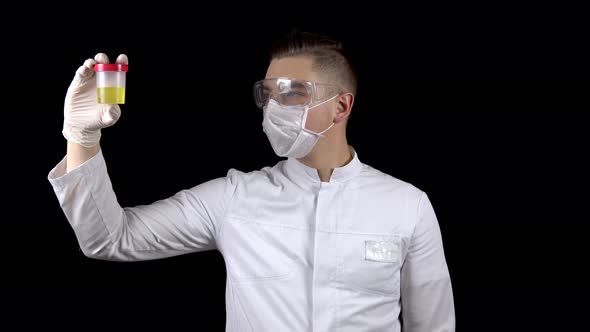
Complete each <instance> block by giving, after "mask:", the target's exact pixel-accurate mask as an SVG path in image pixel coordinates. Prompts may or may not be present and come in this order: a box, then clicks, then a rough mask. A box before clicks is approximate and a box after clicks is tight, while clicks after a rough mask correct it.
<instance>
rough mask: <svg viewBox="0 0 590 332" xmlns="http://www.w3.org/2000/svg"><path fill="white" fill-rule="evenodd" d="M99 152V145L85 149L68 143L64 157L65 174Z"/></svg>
mask: <svg viewBox="0 0 590 332" xmlns="http://www.w3.org/2000/svg"><path fill="white" fill-rule="evenodd" d="M98 151H100V143H98V144H96V145H94V146H93V147H90V148H86V147H83V146H82V145H80V144H77V143H73V142H70V141H68V149H67V156H66V172H68V173H69V172H70V171H71V170H73V169H75V168H76V167H78V166H80V165H82V164H83V163H84V162H86V161H87V160H89V159H90V158H92V157H94V156H95V155H96V154H97V153H98Z"/></svg>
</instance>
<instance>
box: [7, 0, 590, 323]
mask: <svg viewBox="0 0 590 332" xmlns="http://www.w3.org/2000/svg"><path fill="white" fill-rule="evenodd" d="M193 6H194V7H195V8H189V7H188V6H186V7H176V6H174V5H172V4H170V5H169V6H168V5H166V6H164V5H162V4H159V5H153V6H149V5H145V4H144V5H136V7H135V8H134V9H133V10H126V9H123V8H121V7H118V6H116V5H109V6H106V5H105V6H104V8H103V10H99V8H100V7H95V8H94V9H82V8H70V9H63V11H61V12H60V9H56V8H41V7H38V6H36V7H35V10H34V14H35V15H28V16H27V17H26V19H24V18H23V19H22V20H21V19H17V20H16V21H17V23H16V24H13V25H7V26H6V27H4V31H5V32H7V33H6V38H5V39H4V41H3V43H4V44H3V45H4V46H5V47H4V51H3V57H6V59H4V60H3V63H4V66H5V70H4V77H5V78H6V77H8V78H9V80H10V82H12V84H10V87H9V89H8V90H7V91H6V90H5V91H4V92H3V94H2V95H3V96H4V98H3V99H4V100H5V103H4V106H5V112H4V114H5V115H4V126H3V128H4V130H3V135H4V136H5V138H4V140H3V141H4V143H3V144H5V147H4V153H5V158H4V159H3V160H4V165H5V166H6V168H5V171H4V178H5V179H8V184H9V187H8V188H7V190H6V197H8V200H7V201H5V202H6V203H5V206H4V217H3V218H2V221H3V226H2V231H1V233H0V234H2V248H1V251H0V252H1V255H2V256H1V258H2V262H1V264H2V265H1V267H0V269H1V271H2V284H1V285H0V292H1V293H0V294H1V296H0V298H1V299H2V302H5V303H6V304H7V305H9V308H10V309H8V310H4V311H3V313H2V314H1V315H2V318H3V319H2V322H3V323H0V324H9V322H12V320H7V318H17V317H18V319H14V322H15V323H16V324H19V325H20V326H21V327H23V328H24V327H28V326H31V325H37V324H41V325H42V326H44V327H47V328H49V327H51V328H53V327H55V328H60V329H64V328H65V329H81V328H89V327H90V328H92V327H94V328H113V327H115V328H117V327H121V326H123V325H121V323H123V324H125V326H132V327H134V329H140V328H150V327H155V326H156V325H158V326H160V325H161V326H163V327H165V328H166V329H167V330H170V329H172V328H184V329H187V330H197V331H201V330H202V331H223V328H224V322H225V321H224V319H225V305H224V291H225V289H224V287H225V269H224V262H223V258H222V257H221V255H220V254H219V253H217V252H204V253H198V254H191V255H185V256H180V257H174V258H169V259H165V260H158V261H150V262H136V263H113V262H103V261H96V260H90V259H88V258H86V257H84V256H83V255H82V253H81V251H80V250H79V248H78V244H77V242H76V238H75V235H74V233H73V231H72V229H71V228H70V226H69V224H68V222H67V220H66V219H65V217H64V215H63V213H62V211H61V209H60V208H59V205H58V202H57V199H56V198H55V196H54V194H53V190H52V188H51V186H50V184H49V182H48V181H47V173H48V172H49V170H50V169H51V168H52V167H53V166H55V164H57V162H59V160H60V159H61V158H62V157H63V156H64V154H65V147H66V144H65V140H64V139H63V137H62V136H61V128H62V121H63V99H64V96H65V92H66V89H67V87H68V85H69V83H70V81H71V78H72V77H73V75H74V72H75V70H76V69H77V67H78V66H79V65H81V64H82V62H83V61H84V60H85V59H86V58H88V57H92V56H93V55H94V54H95V53H97V52H105V53H107V54H108V55H109V56H110V57H111V59H114V58H115V57H116V56H117V55H118V54H119V53H126V54H128V56H129V59H130V67H129V68H130V70H129V73H128V81H127V104H126V105H123V106H122V110H123V111H122V113H123V114H122V117H121V119H120V120H119V122H118V123H117V124H116V125H115V126H114V127H112V128H108V129H105V130H103V138H102V140H101V142H102V143H101V145H102V148H103V153H104V155H105V158H106V161H107V165H108V169H109V174H110V175H111V179H112V182H113V186H114V188H115V191H116V193H117V195H118V199H119V202H120V203H121V205H123V206H133V205H137V204H149V203H150V202H153V201H155V200H157V199H161V198H166V197H168V196H171V195H173V194H174V193H175V192H177V191H179V190H182V189H185V188H187V187H192V186H194V185H197V184H199V183H202V182H204V181H207V180H210V179H212V178H215V177H219V176H224V175H225V174H226V173H227V170H228V169H229V168H236V169H239V170H242V171H251V170H255V169H260V168H262V167H264V166H269V165H273V164H274V163H276V162H277V161H278V160H279V158H278V157H276V156H275V155H274V154H273V152H272V149H271V148H270V145H269V144H268V141H267V139H266V136H265V135H264V133H263V132H262V128H261V121H262V114H261V113H260V111H259V110H257V109H256V107H255V105H254V102H253V100H252V94H251V91H252V90H251V88H252V84H253V82H255V81H256V80H258V79H261V78H262V77H264V74H265V70H266V66H267V64H268V62H267V60H268V59H267V57H268V55H267V48H268V46H269V44H270V42H271V41H272V40H273V39H274V38H275V37H276V36H278V35H281V34H283V33H285V32H287V31H289V30H290V29H291V28H294V27H297V28H300V29H302V30H307V31H313V32H321V33H327V34H330V35H332V36H334V37H335V38H338V39H341V40H342V41H343V43H344V45H345V47H347V48H348V49H349V51H350V52H351V53H352V56H353V59H354V61H355V63H356V65H357V70H358V72H359V84H360V85H359V93H358V97H357V99H356V102H355V106H354V109H353V115H352V118H351V122H350V124H349V133H348V137H349V142H350V144H351V145H352V146H354V147H355V149H356V150H357V152H358V154H359V157H360V159H361V161H363V162H364V163H366V164H368V165H371V166H373V167H375V168H377V169H379V170H381V171H384V172H386V173H388V174H391V175H393V176H395V177H397V178H400V179H402V180H404V181H407V182H410V183H412V184H414V185H416V186H417V187H418V188H420V189H422V190H424V191H425V192H427V193H428V195H429V197H430V199H431V201H432V203H433V205H434V208H435V211H436V213H437V216H438V219H439V223H440V226H441V230H442V233H443V240H444V244H445V250H446V256H447V261H448V265H449V269H450V272H451V277H452V280H453V287H454V292H455V304H456V313H457V327H458V329H457V330H458V331H524V330H537V331H540V330H543V331H545V330H546V331H577V330H581V329H582V326H584V325H585V324H584V321H585V319H584V318H585V317H584V316H583V315H584V313H585V312H586V309H587V308H588V305H587V302H586V301H587V300H586V299H587V298H588V293H589V292H588V290H589V288H590V286H588V279H589V278H588V273H587V272H586V270H587V269H586V265H587V261H588V259H587V253H588V250H587V249H586V243H587V234H588V233H587V232H588V226H587V223H588V216H587V212H586V209H585V208H586V206H587V201H586V198H587V195H586V193H585V189H586V188H587V187H586V186H587V184H588V183H587V177H586V174H585V173H586V172H587V170H588V163H587V162H586V161H585V159H586V157H587V154H588V153H587V151H588V144H587V142H588V132H587V121H586V119H587V116H586V114H587V112H588V102H587V95H588V93H587V91H588V81H587V78H588V60H587V59H588V56H587V53H585V48H584V46H585V45H584V44H585V43H587V35H585V34H584V33H583V31H584V29H585V28H586V29H587V27H586V26H585V25H586V24H583V21H582V18H581V16H580V10H579V8H574V7H567V6H564V7H563V8H554V7H541V6H540V5H534V6H533V5H530V6H529V5H522V6H521V7H517V6H515V5H506V6H502V7H500V6H498V5H489V6H488V5H481V6H480V7H477V8H476V7H475V6H473V5H465V4H461V5H459V4H454V5H449V4H444V5H437V6H432V5H426V4H417V5H416V7H417V8H412V9H408V8H401V7H399V6H398V7H390V8H386V7H385V6H383V7H377V6H375V5H369V4H364V5H363V6H359V5H358V4H356V5H355V4H349V5H346V4H341V3H340V4H339V3H334V4H331V5H330V6H326V7H325V8H322V7H320V6H317V5H314V4H312V3H290V4H287V5H286V6H277V5H276V4H274V5H268V6H264V5H262V4H256V5H254V4H251V5H249V6H244V7H240V8H238V7H235V6H233V5H230V4H227V6H226V8H223V10H221V9H218V10H213V9H211V8H210V7H209V8H206V7H205V6H201V5H199V4H193ZM222 7H223V6H222ZM360 7H362V8H360ZM107 9H108V10H107ZM49 10H54V11H56V12H57V13H58V14H59V15H48V14H47V13H48V12H49ZM68 10H71V11H72V14H67V11H68ZM247 10H251V12H250V13H248V12H247ZM583 80H584V81H583ZM5 183H6V181H5ZM81 324H82V325H81Z"/></svg>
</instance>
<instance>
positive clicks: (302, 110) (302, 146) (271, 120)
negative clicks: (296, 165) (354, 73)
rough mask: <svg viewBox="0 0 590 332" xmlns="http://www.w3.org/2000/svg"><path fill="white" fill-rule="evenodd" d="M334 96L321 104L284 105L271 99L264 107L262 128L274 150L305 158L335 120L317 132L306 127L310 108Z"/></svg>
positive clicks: (282, 155) (284, 155)
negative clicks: (310, 105)
mask: <svg viewBox="0 0 590 332" xmlns="http://www.w3.org/2000/svg"><path fill="white" fill-rule="evenodd" d="M336 97H337V96H334V97H332V98H330V99H328V100H326V101H323V102H321V103H320V104H317V105H314V106H312V107H309V106H282V105H280V104H279V103H277V102H276V101H275V100H273V99H271V100H269V102H268V105H266V107H265V108H264V120H263V121H262V130H263V131H264V132H265V133H266V136H267V137H268V140H269V141H270V145H271V146H272V149H273V150H274V152H275V153H276V154H277V155H278V156H280V157H292V158H303V157H305V156H307V155H308V154H309V153H310V152H311V150H312V149H313V147H314V146H315V144H316V143H317V141H318V140H319V139H320V137H323V135H322V134H323V133H325V132H326V131H328V130H330V128H332V127H333V126H334V122H332V124H331V125H330V126H329V127H328V128H326V129H325V130H323V131H321V132H319V133H316V132H313V131H311V130H309V129H306V128H305V121H306V120H307V115H308V114H309V110H310V109H312V108H314V107H318V106H320V105H321V104H323V103H326V102H328V101H330V100H332V99H334V98H336Z"/></svg>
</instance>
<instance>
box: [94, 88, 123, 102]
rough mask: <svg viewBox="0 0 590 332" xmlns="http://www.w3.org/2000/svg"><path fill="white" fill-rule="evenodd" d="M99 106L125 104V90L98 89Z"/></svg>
mask: <svg viewBox="0 0 590 332" xmlns="http://www.w3.org/2000/svg"><path fill="white" fill-rule="evenodd" d="M96 94H97V96H98V103H99V104H125V88H111V87H106V88H96Z"/></svg>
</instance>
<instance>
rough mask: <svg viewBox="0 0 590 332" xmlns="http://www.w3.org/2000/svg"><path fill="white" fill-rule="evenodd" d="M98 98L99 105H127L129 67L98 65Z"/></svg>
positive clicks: (96, 69) (96, 67)
mask: <svg viewBox="0 0 590 332" xmlns="http://www.w3.org/2000/svg"><path fill="white" fill-rule="evenodd" d="M94 71H95V72H96V96H97V102H98V103H99V104H125V83H126V82H125V80H126V78H127V65H123V64H96V65H94Z"/></svg>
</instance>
